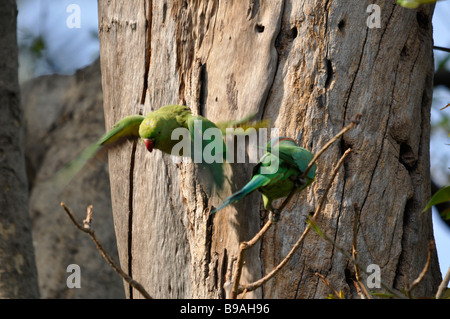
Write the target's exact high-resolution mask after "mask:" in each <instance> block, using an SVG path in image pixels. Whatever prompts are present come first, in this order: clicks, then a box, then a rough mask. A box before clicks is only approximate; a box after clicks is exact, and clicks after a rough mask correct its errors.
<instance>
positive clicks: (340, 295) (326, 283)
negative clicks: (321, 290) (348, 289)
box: [314, 272, 343, 299]
mask: <svg viewBox="0 0 450 319" xmlns="http://www.w3.org/2000/svg"><path fill="white" fill-rule="evenodd" d="M314 275H316V276H317V277H319V278H320V279H322V281H323V283H324V284H325V285H327V286H328V288H330V289H331V291H332V292H333V293H334V295H335V296H336V297H337V298H339V299H343V298H342V294H341V293H340V292H338V291H337V290H336V289H334V288H333V287H332V286H331V285H330V282H329V281H328V279H327V278H325V277H324V276H323V275H321V274H319V273H318V272H316V273H315V274H314Z"/></svg>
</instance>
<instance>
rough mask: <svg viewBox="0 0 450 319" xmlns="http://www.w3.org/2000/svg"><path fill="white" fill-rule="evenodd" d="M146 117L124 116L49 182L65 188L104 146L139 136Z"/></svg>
mask: <svg viewBox="0 0 450 319" xmlns="http://www.w3.org/2000/svg"><path fill="white" fill-rule="evenodd" d="M144 118H145V117H144V116H142V115H131V116H127V117H125V118H123V119H122V120H120V121H119V122H117V124H115V125H114V126H113V128H112V129H111V130H110V131H109V132H107V133H106V134H105V135H103V136H102V137H101V138H100V139H98V141H97V142H95V143H94V144H91V145H89V146H88V147H87V148H85V149H84V151H83V152H81V154H80V155H78V156H77V157H76V158H75V159H73V160H72V161H71V162H70V163H69V164H67V165H66V166H64V167H63V168H62V169H61V170H59V171H58V172H57V173H56V174H55V175H54V176H53V177H51V178H50V180H48V182H52V183H55V184H56V185H57V187H58V188H63V187H64V186H66V185H67V184H68V183H69V182H70V181H71V180H72V178H73V177H74V176H75V175H76V174H77V173H78V172H79V171H80V170H81V169H82V168H83V166H84V165H85V164H86V163H87V162H88V161H89V160H90V159H92V158H93V157H94V156H95V155H96V154H97V153H98V152H99V151H100V150H101V149H102V148H104V147H107V146H113V145H116V144H117V143H119V142H121V141H124V140H126V139H129V138H138V137H139V125H140V124H141V122H142V121H143V120H144Z"/></svg>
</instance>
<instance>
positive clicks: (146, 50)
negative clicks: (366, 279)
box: [99, 0, 440, 298]
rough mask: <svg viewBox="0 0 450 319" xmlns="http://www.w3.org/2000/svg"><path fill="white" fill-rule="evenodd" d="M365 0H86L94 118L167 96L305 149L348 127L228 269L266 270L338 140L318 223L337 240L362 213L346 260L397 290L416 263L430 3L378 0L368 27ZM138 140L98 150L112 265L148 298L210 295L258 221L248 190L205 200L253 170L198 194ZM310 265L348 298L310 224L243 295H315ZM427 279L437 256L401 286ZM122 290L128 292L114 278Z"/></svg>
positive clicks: (342, 269) (425, 170)
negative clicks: (93, 9)
mask: <svg viewBox="0 0 450 319" xmlns="http://www.w3.org/2000/svg"><path fill="white" fill-rule="evenodd" d="M370 3H371V2H370V1H358V3H355V2H354V1H351V2H350V1H319V0H317V1H313V0H311V1H277V2H275V3H273V2H271V3H270V5H269V4H268V3H266V2H264V1H254V0H251V1H236V2H229V1H220V2H219V1H175V2H169V1H144V0H142V1H139V2H137V4H136V5H135V6H129V5H128V3H127V2H125V1H120V0H116V1H99V31H100V45H101V65H102V77H103V91H104V95H105V96H104V98H105V99H104V108H105V114H106V126H107V128H108V129H109V128H111V126H112V125H113V124H114V123H115V122H116V121H117V120H118V119H120V118H121V117H123V116H125V115H129V114H134V113H138V112H139V111H140V107H139V103H143V104H144V106H143V110H142V112H143V113H144V114H145V113H147V112H148V111H150V110H152V109H157V108H159V107H160V106H162V105H166V104H170V103H180V104H186V105H187V106H189V107H190V108H191V109H192V111H193V112H194V113H197V114H201V115H205V116H207V117H208V118H209V119H211V120H213V121H218V120H225V119H233V118H240V117H242V116H243V115H246V114H248V113H250V112H252V111H258V112H259V113H258V114H259V116H260V117H261V118H268V119H270V120H271V121H272V125H273V127H276V128H278V129H279V130H280V134H281V135H286V136H290V137H293V138H294V139H296V140H297V141H298V142H299V143H300V144H301V145H302V146H304V147H306V148H308V149H310V150H311V151H313V152H315V151H317V150H319V149H320V148H321V146H322V145H324V144H325V143H326V142H327V140H328V139H330V138H331V137H332V136H333V135H334V134H336V133H337V132H338V131H339V130H340V129H341V128H342V126H343V125H345V124H346V123H347V122H346V121H347V120H348V119H349V118H351V117H352V116H353V115H355V114H356V113H362V114H363V119H362V122H361V124H360V125H359V126H358V127H357V128H356V129H354V130H353V131H351V132H350V133H348V134H347V135H346V136H344V138H343V139H342V141H341V142H340V143H338V144H335V145H334V146H333V147H331V148H330V149H329V150H328V151H327V152H326V154H325V155H324V156H323V157H322V158H321V159H320V160H319V162H318V175H317V177H316V181H315V182H314V183H313V185H312V187H310V188H309V190H308V191H306V192H304V193H302V194H301V195H300V196H298V197H295V199H294V200H293V201H292V203H291V204H290V205H288V206H287V209H286V211H285V212H284V213H283V216H282V220H281V221H280V222H279V223H278V224H277V225H276V226H275V227H273V228H272V229H271V230H270V232H269V233H268V234H267V235H266V236H265V237H264V240H263V242H262V244H261V245H257V246H256V247H254V248H252V249H251V250H250V251H248V252H247V255H246V265H245V267H244V273H243V277H242V281H243V282H249V281H253V280H256V279H258V278H260V277H261V276H262V275H263V274H265V273H268V272H269V271H270V270H271V269H272V268H273V267H274V266H275V265H276V264H277V263H278V262H280V261H281V259H282V258H283V257H284V256H285V255H286V254H287V252H288V251H289V250H290V248H291V247H292V245H293V243H294V242H295V241H296V240H297V238H298V237H299V236H300V234H301V232H302V231H303V229H304V227H305V220H306V216H307V214H308V213H309V212H311V211H312V210H313V209H314V206H315V205H316V204H317V203H318V200H319V198H320V196H321V194H322V192H323V190H324V188H325V186H326V184H327V182H328V180H327V177H328V172H329V171H330V170H331V167H332V165H333V164H335V163H336V162H337V160H338V159H339V157H340V155H341V154H342V153H343V152H344V151H345V149H346V148H348V147H351V148H352V150H353V151H352V154H351V156H350V158H349V159H348V161H347V162H346V165H345V167H344V168H343V169H342V171H341V173H340V174H339V175H338V177H337V180H336V181H335V183H334V185H333V188H332V190H331V193H330V195H329V198H328V202H327V205H326V207H325V209H324V212H323V214H322V215H321V217H320V219H319V223H320V225H321V227H322V228H323V230H324V231H325V232H326V233H327V234H328V235H329V236H331V237H332V238H334V239H335V241H336V243H337V244H338V245H340V246H341V247H343V248H344V249H346V250H347V251H349V252H350V251H351V247H352V238H353V234H352V229H353V221H354V215H355V214H354V211H353V205H354V204H355V203H356V204H357V206H358V207H359V208H360V209H361V215H360V219H359V220H358V221H357V222H358V228H357V229H358V233H357V239H358V258H359V261H360V262H361V263H362V264H363V265H369V264H377V265H379V266H380V267H381V277H382V280H383V281H384V282H386V283H388V284H390V285H392V286H394V287H396V288H399V289H400V288H403V286H404V282H405V280H407V281H409V282H411V281H412V280H413V279H415V278H416V277H417V275H418V274H419V273H420V271H421V270H422V268H423V266H424V264H425V261H426V258H427V245H428V242H429V240H431V239H432V238H433V233H432V225H431V216H430V215H429V214H422V213H420V211H421V209H422V208H423V207H424V206H425V204H426V202H427V200H428V198H429V192H430V191H429V185H430V183H429V181H430V180H429V147H428V143H429V142H428V141H429V109H430V104H431V94H432V76H433V55H432V28H431V16H432V9H433V7H432V6H423V7H421V8H420V9H417V10H408V9H405V8H402V7H400V6H397V5H396V4H395V1H394V0H392V1H382V2H379V3H377V4H378V5H379V6H380V9H381V10H380V12H381V17H380V18H381V28H379V29H376V28H375V29H370V28H368V26H367V24H366V20H367V17H368V16H369V13H367V12H366V10H367V7H368V5H369V4H370ZM141 144H142V143H140V142H138V143H137V144H133V143H129V144H128V145H127V146H126V147H124V148H122V149H120V150H114V151H111V152H110V157H109V158H110V162H109V163H110V174H111V192H112V200H113V210H114V219H115V225H116V233H117V238H118V241H119V242H118V246H119V255H120V259H121V263H122V266H123V267H124V268H125V269H127V270H128V271H129V272H130V273H131V275H132V276H133V278H135V279H136V280H138V281H140V282H141V283H142V284H143V285H144V286H145V287H146V288H147V289H148V291H149V293H150V294H151V295H152V296H155V297H163V298H164V297H193V298H197V297H208V298H218V297H219V298H220V297H224V293H223V290H222V285H223V282H224V280H225V272H226V267H227V264H228V262H229V260H230V258H231V257H232V256H236V254H237V249H238V245H239V242H241V241H243V240H248V239H250V238H251V237H252V236H253V235H254V234H255V233H256V232H257V230H258V229H259V228H260V226H261V220H262V219H261V218H264V215H265V214H264V212H263V215H261V216H260V214H261V209H260V208H261V204H260V196H259V194H253V195H252V196H250V197H248V198H246V199H245V200H243V201H241V202H240V203H239V204H237V205H235V206H229V207H227V208H226V209H225V210H223V211H221V212H220V213H219V214H217V215H216V216H215V217H214V219H213V220H211V218H209V217H208V212H209V209H210V208H211V207H212V206H217V204H218V203H219V202H220V201H221V199H223V198H225V196H227V195H229V194H231V192H232V191H235V190H237V189H239V188H240V187H242V186H243V185H244V184H245V183H246V182H247V181H248V179H249V177H250V174H251V167H252V165H232V166H229V167H228V169H229V171H228V172H229V178H230V181H231V184H230V185H228V187H226V189H225V190H224V191H223V192H222V193H220V194H216V193H209V192H208V190H207V189H206V188H205V187H204V186H203V185H202V184H201V183H200V182H199V181H198V180H197V178H196V167H195V166H194V165H193V164H186V163H181V164H178V165H177V164H174V163H173V162H172V160H171V159H170V157H169V156H167V155H165V154H162V153H160V152H153V153H152V154H149V153H148V152H147V151H146V150H145V148H144V147H142V145H141ZM316 272H318V273H320V274H322V275H323V276H325V277H326V278H327V279H328V280H329V281H330V283H331V285H332V286H333V287H334V288H335V289H337V290H342V291H343V292H344V294H345V296H346V297H348V298H352V297H356V296H357V293H356V290H355V287H354V285H353V281H352V278H353V277H354V270H353V265H352V264H351V263H350V262H349V261H348V260H346V259H345V257H344V256H343V255H342V254H341V253H339V252H338V251H337V250H336V249H335V248H334V247H333V246H332V245H330V244H328V243H327V242H325V241H324V240H322V239H321V238H320V237H318V236H316V235H314V234H309V235H308V237H307V240H306V241H305V243H304V244H303V246H302V248H301V249H300V251H298V252H297V253H296V255H295V256H294V258H293V259H292V260H291V261H290V262H289V263H288V265H287V266H286V267H285V268H284V269H283V270H282V271H281V273H280V274H278V275H277V276H276V277H275V278H273V279H272V280H271V281H270V282H269V283H267V284H266V285H265V286H264V287H263V288H262V289H258V290H256V291H254V292H249V293H247V294H246V297H250V298H251V297H266V298H323V297H326V296H327V295H328V294H329V293H330V291H329V288H328V287H327V286H326V285H325V284H323V282H322V281H321V280H319V279H318V277H317V276H315V273H316ZM439 279H440V273H439V269H438V264H437V257H436V252H435V251H433V259H432V264H431V269H430V271H429V273H428V274H427V276H426V277H425V279H424V280H423V281H422V283H421V284H420V285H419V286H418V287H417V288H416V290H415V291H414V293H416V294H417V295H419V296H421V295H431V294H432V293H433V292H435V291H436V288H437V284H438V282H439ZM126 289H127V296H128V297H139V296H138V294H137V293H136V292H131V291H130V290H129V288H128V287H126Z"/></svg>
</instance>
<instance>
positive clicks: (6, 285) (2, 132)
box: [0, 0, 39, 298]
mask: <svg viewBox="0 0 450 319" xmlns="http://www.w3.org/2000/svg"><path fill="white" fill-rule="evenodd" d="M16 19H17V7H16V3H15V1H13V0H8V1H5V2H4V3H2V5H1V6H0V30H2V36H1V38H0V61H1V62H0V70H1V72H0V114H1V116H0V188H1V191H0V298H39V289H38V281H37V270H36V262H35V258H34V248H33V241H32V236H31V222H30V216H29V212H28V183H27V177H26V172H25V155H24V149H25V147H24V138H23V137H24V134H23V124H24V120H23V111H22V106H21V104H20V93H19V80H18V52H17V38H16V23H17V20H16Z"/></svg>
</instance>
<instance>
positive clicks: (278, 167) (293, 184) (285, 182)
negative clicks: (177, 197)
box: [211, 137, 316, 219]
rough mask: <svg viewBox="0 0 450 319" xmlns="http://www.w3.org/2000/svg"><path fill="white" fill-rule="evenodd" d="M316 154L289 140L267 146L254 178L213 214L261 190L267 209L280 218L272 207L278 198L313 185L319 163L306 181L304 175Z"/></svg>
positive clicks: (278, 139) (312, 169) (273, 142)
mask: <svg viewBox="0 0 450 319" xmlns="http://www.w3.org/2000/svg"><path fill="white" fill-rule="evenodd" d="M313 157H314V156H313V154H312V153H311V152H309V151H308V150H306V149H304V148H302V147H300V146H298V145H297V143H296V142H295V141H294V140H293V139H291V138H288V137H277V138H274V139H272V140H271V141H270V142H269V143H268V144H267V153H265V154H264V155H263V156H262V157H261V159H260V160H259V161H258V163H257V164H256V166H255V167H254V168H253V175H252V179H251V180H250V181H249V182H248V183H247V184H246V185H245V186H244V187H243V188H242V189H241V190H239V191H237V192H236V193H234V194H232V195H231V196H229V197H228V198H226V199H225V201H224V202H223V203H222V205H220V206H219V207H218V208H217V209H215V210H213V211H212V212H211V213H212V214H213V213H215V212H217V211H219V210H221V209H222V208H224V207H225V206H227V205H229V204H231V203H234V202H237V201H238V200H240V199H241V198H243V197H245V196H247V195H249V194H251V193H252V192H254V191H255V190H258V191H259V192H260V193H261V194H262V197H263V202H264V208H265V209H267V210H269V211H270V212H271V213H272V214H273V215H272V217H273V218H275V219H277V217H278V216H279V212H278V210H277V209H275V208H274V207H273V206H272V202H273V201H274V200H275V199H278V198H282V197H286V196H288V195H289V194H290V193H291V192H292V191H293V189H296V191H295V192H296V193H299V192H300V191H301V190H303V189H304V188H306V187H307V186H308V185H309V184H311V183H312V182H313V180H314V177H315V175H316V164H314V165H313V166H312V167H311V169H310V170H309V171H308V174H307V175H306V178H305V179H304V180H302V178H301V175H302V174H303V172H304V171H305V170H306V168H307V166H308V164H309V162H310V161H311V160H312V158H313Z"/></svg>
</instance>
